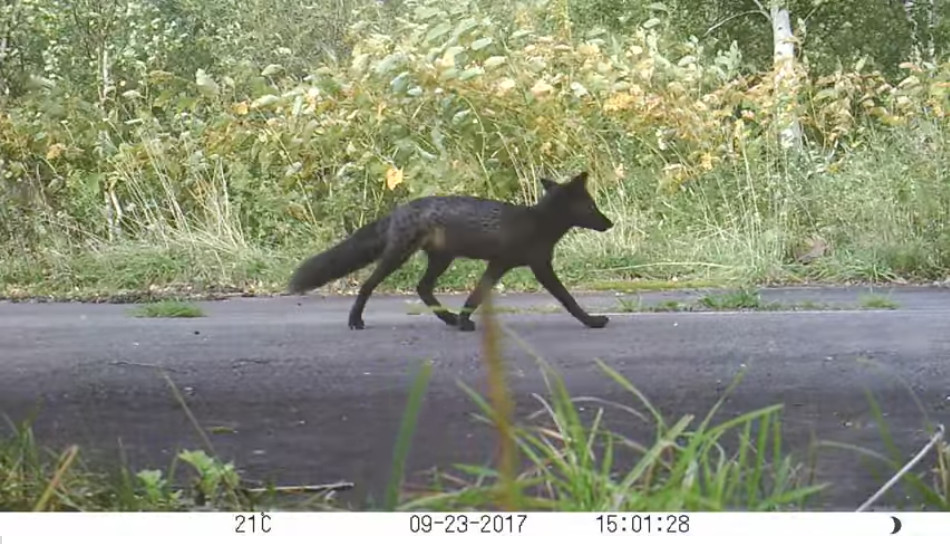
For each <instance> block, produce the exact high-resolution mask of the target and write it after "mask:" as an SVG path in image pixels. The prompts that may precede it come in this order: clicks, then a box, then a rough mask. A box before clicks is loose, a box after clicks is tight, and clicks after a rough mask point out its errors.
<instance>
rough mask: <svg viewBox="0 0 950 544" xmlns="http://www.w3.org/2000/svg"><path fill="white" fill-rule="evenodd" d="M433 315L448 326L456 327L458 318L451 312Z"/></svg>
mask: <svg viewBox="0 0 950 544" xmlns="http://www.w3.org/2000/svg"><path fill="white" fill-rule="evenodd" d="M435 315H436V317H438V318H439V319H441V320H442V322H443V323H445V324H446V325H448V326H450V327H458V324H459V318H458V316H457V315H455V314H453V313H452V312H445V313H438V314H435Z"/></svg>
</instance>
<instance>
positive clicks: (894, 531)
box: [891, 516, 903, 535]
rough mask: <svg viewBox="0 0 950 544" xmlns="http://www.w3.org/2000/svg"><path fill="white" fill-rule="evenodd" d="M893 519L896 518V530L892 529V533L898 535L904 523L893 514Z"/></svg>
mask: <svg viewBox="0 0 950 544" xmlns="http://www.w3.org/2000/svg"><path fill="white" fill-rule="evenodd" d="M891 519H892V520H894V530H893V531H891V534H892V535H896V534H897V533H899V532H900V531H901V527H902V526H903V524H902V523H901V520H899V519H897V518H896V517H895V516H891Z"/></svg>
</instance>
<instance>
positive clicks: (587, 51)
mask: <svg viewBox="0 0 950 544" xmlns="http://www.w3.org/2000/svg"><path fill="white" fill-rule="evenodd" d="M577 52H578V53H580V54H581V55H583V56H585V57H595V56H597V55H598V54H599V53H600V47H598V46H597V44H595V43H582V44H581V45H579V46H578V47H577Z"/></svg>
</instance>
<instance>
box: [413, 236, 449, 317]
mask: <svg viewBox="0 0 950 544" xmlns="http://www.w3.org/2000/svg"><path fill="white" fill-rule="evenodd" d="M426 257H427V258H428V261H429V263H428V265H427V266H426V271H425V274H423V276H422V279H420V280H419V284H418V285H416V293H418V294H419V298H421V299H422V302H424V303H425V305H426V306H428V307H429V308H430V309H431V310H432V312H433V313H434V314H435V316H436V317H438V318H439V319H441V320H442V321H443V322H444V323H445V324H446V325H449V326H452V327H455V326H457V325H458V316H457V315H455V314H453V313H452V312H450V311H448V310H446V309H445V308H443V307H442V303H440V302H439V299H437V298H435V294H434V293H433V290H434V289H435V282H436V280H438V279H439V276H441V275H442V274H444V273H445V271H446V270H448V269H449V266H450V265H451V264H452V261H453V260H454V258H453V257H452V256H450V255H448V254H445V253H439V252H437V251H427V252H426Z"/></svg>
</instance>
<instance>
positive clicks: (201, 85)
mask: <svg viewBox="0 0 950 544" xmlns="http://www.w3.org/2000/svg"><path fill="white" fill-rule="evenodd" d="M195 84H196V85H197V86H198V90H199V91H201V94H204V95H210V96H213V95H216V94H218V84H217V83H215V82H214V79H212V78H211V76H209V75H208V73H207V72H205V71H204V69H203V68H198V70H197V71H196V72H195Z"/></svg>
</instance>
